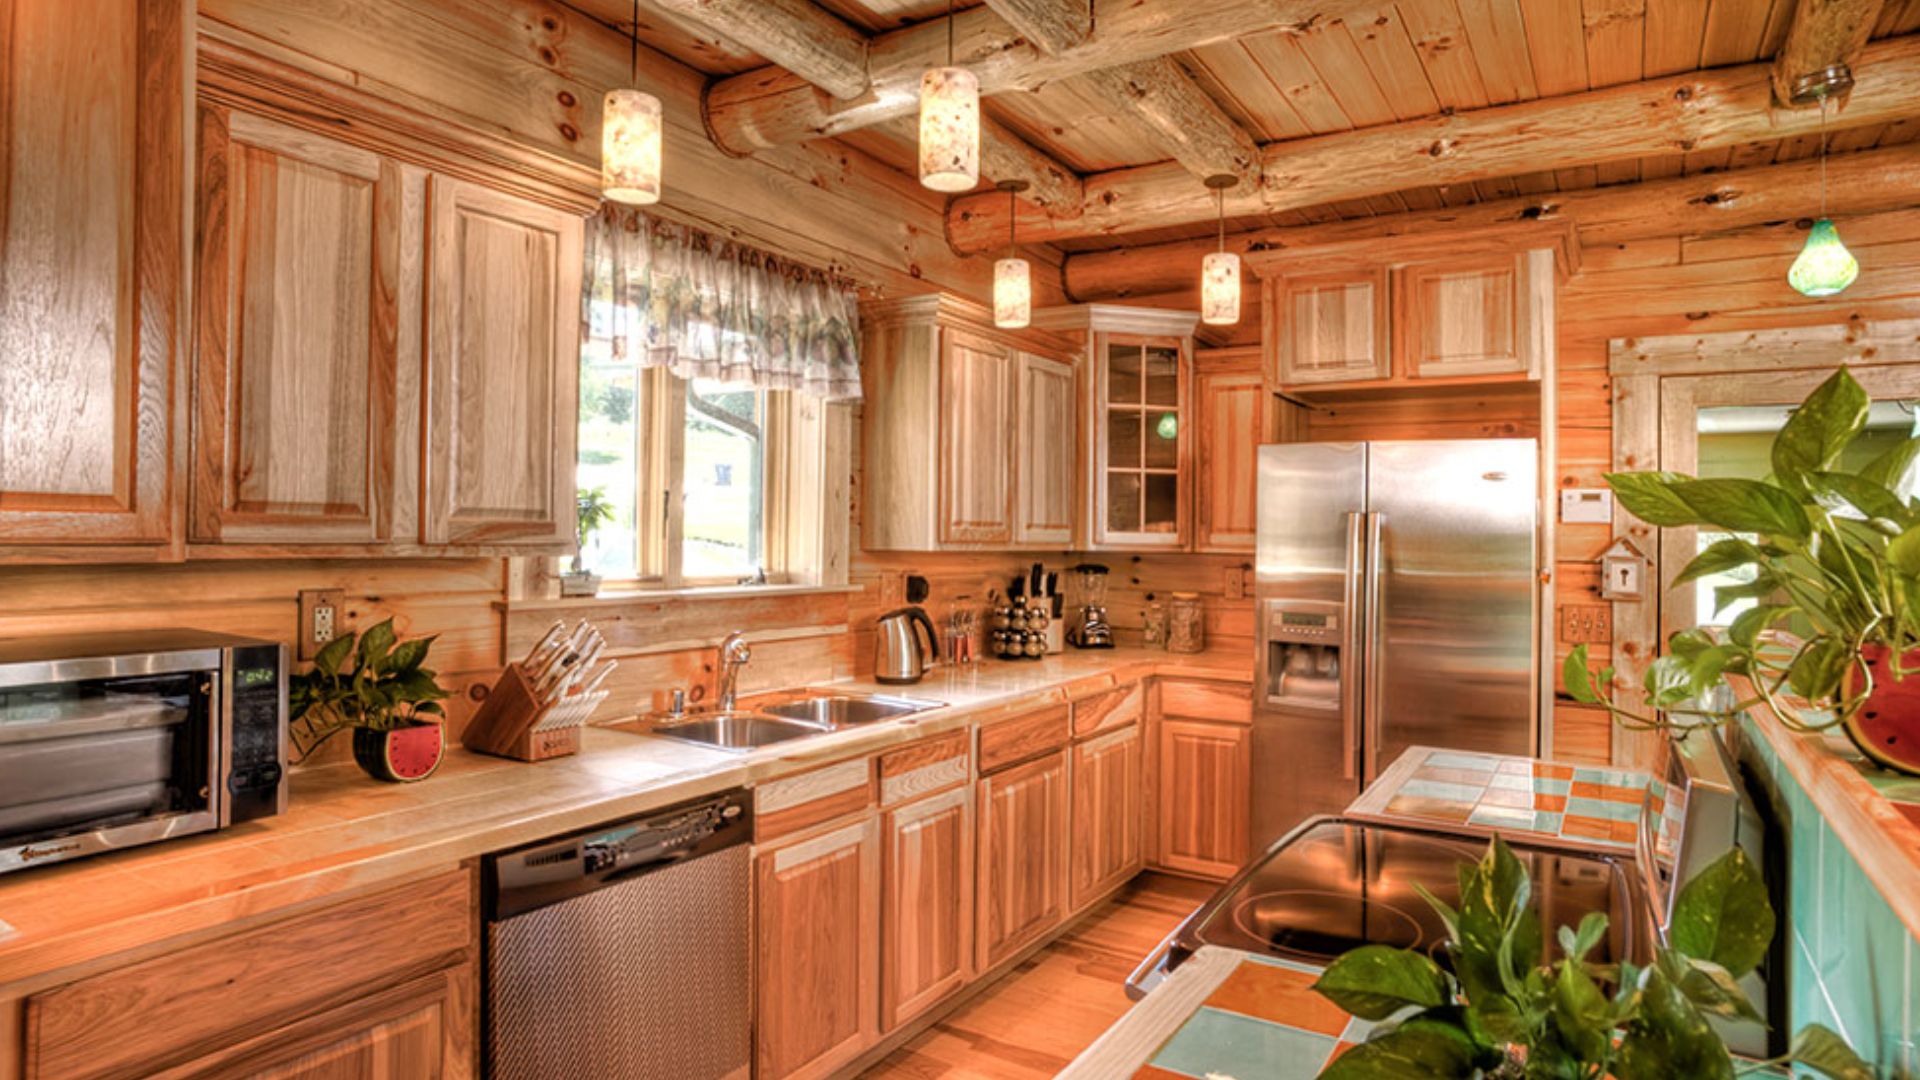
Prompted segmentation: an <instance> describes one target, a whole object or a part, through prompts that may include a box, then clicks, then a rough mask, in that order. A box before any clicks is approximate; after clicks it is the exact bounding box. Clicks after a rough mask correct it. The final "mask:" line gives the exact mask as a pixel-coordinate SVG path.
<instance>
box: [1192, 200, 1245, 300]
mask: <svg viewBox="0 0 1920 1080" xmlns="http://www.w3.org/2000/svg"><path fill="white" fill-rule="evenodd" d="M1239 182H1240V178H1239V177H1237V176H1234V175H1233V174H1231V173H1219V174H1217V175H1214V176H1209V177H1207V181H1206V183H1207V187H1209V188H1212V189H1213V200H1214V206H1215V209H1216V211H1217V216H1218V219H1219V230H1220V231H1219V248H1218V249H1217V250H1215V251H1214V252H1213V254H1211V255H1208V256H1207V257H1206V258H1205V259H1202V260H1201V261H1200V321H1201V322H1203V323H1206V324H1207V325H1208V326H1232V325H1234V324H1235V323H1237V322H1239V321H1240V256H1238V255H1235V254H1234V253H1232V252H1230V251H1228V250H1227V189H1228V188H1230V187H1233V186H1234V185H1236V184H1238V183H1239Z"/></svg>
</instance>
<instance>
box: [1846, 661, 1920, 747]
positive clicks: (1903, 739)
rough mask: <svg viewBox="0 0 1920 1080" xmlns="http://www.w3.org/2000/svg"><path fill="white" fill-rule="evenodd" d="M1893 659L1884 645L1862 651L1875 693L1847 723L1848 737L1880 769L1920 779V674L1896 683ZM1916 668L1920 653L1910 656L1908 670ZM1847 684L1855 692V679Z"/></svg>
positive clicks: (1909, 676)
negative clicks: (1891, 660) (1889, 661)
mask: <svg viewBox="0 0 1920 1080" xmlns="http://www.w3.org/2000/svg"><path fill="white" fill-rule="evenodd" d="M1892 655H1893V654H1892V651H1891V650H1889V649H1888V648H1887V647H1886V646H1884V645H1868V646H1866V647H1865V648H1863V649H1861V650H1860V659H1861V660H1863V661H1864V662H1865V664H1866V668H1867V671H1868V672H1870V673H1871V674H1872V675H1873V693H1872V694H1871V695H1869V696H1868V698H1867V701H1866V704H1864V705H1862V706H1861V707H1860V709H1859V711H1858V712H1855V713H1854V714H1853V716H1852V717H1850V718H1849V719H1848V720H1847V723H1846V728H1847V736H1848V737H1849V738H1851V739H1852V740H1853V745H1855V746H1857V747H1859V748H1860V752H1861V753H1863V754H1865V755H1867V757H1869V758H1871V759H1872V760H1873V761H1874V762H1875V763H1877V764H1879V765H1880V766H1882V767H1884V768H1888V769H1893V770H1895V771H1896V772H1903V773H1908V774H1911V775H1915V776H1920V674H1913V675H1908V676H1907V677H1906V678H1905V679H1902V680H1900V681H1898V682H1895V681H1894V678H1893V672H1892V671H1891V670H1889V668H1890V667H1891V665H1890V664H1889V663H1888V660H1889V659H1890V658H1891V657H1892ZM1916 665H1920V653H1909V654H1908V655H1907V665H1906V666H1907V667H1909V668H1911V667H1914V666H1916ZM1849 675H1850V676H1851V673H1849ZM1847 681H1848V686H1849V688H1851V686H1852V685H1853V679H1852V678H1851V677H1849V678H1848V680H1847ZM1849 692H1851V689H1849Z"/></svg>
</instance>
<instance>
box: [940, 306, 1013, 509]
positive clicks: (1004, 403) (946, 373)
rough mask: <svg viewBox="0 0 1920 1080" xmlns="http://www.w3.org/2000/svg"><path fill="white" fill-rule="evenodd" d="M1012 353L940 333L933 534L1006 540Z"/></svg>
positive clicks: (1010, 476) (1010, 480)
mask: <svg viewBox="0 0 1920 1080" xmlns="http://www.w3.org/2000/svg"><path fill="white" fill-rule="evenodd" d="M1013 393H1014V355H1013V353H1012V352H1011V351H1010V350H1008V349H1007V348H1006V347H1005V346H1002V345H996V344H994V343H992V342H990V341H986V340H984V339H981V338H974V337H969V336H967V335H965V334H960V333H955V332H952V331H947V332H946V343H945V345H944V347H943V348H942V349H941V363H940V454H941V457H940V539H941V540H942V541H944V542H946V543H950V544H989V543H1007V542H1009V541H1011V540H1012V539H1013V461H1012V457H1013V455H1011V454H1010V453H1008V450H1009V448H1010V447H1011V446H1012V445H1013V440H1012V438H1011V436H1012V434H1013V426H1014V409H1013Z"/></svg>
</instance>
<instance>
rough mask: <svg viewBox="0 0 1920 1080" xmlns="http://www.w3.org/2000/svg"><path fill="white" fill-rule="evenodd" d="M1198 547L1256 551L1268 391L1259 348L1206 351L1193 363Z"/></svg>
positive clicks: (1195, 534) (1195, 533) (1195, 510)
mask: <svg viewBox="0 0 1920 1080" xmlns="http://www.w3.org/2000/svg"><path fill="white" fill-rule="evenodd" d="M1193 399H1194V412H1195V413H1196V414H1197V415H1196V419H1197V421H1198V426H1199V431H1198V433H1197V435H1196V437H1195V440H1194V441H1195V443H1196V447H1195V455H1194V458H1195V461H1194V464H1195V471H1196V476H1195V481H1194V545H1193V546H1194V548H1195V550H1198V551H1252V550H1253V546H1254V534H1255V531H1256V530H1257V527H1258V520H1257V517H1256V513H1255V494H1256V492H1257V491H1258V488H1259V482H1258V476H1257V472H1258V468H1259V461H1260V444H1261V443H1262V442H1264V441H1265V438H1264V433H1265V426H1266V420H1265V417H1266V413H1267V408H1266V401H1267V392H1266V387H1265V385H1264V381H1263V380H1262V379H1261V376H1260V356H1259V350H1258V349H1252V348H1248V349H1225V350H1219V351H1216V352H1212V353H1207V352H1202V353H1200V354H1199V356H1198V357H1197V358H1196V359H1195V361H1194V376H1193Z"/></svg>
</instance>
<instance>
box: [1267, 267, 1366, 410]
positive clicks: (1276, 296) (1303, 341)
mask: <svg viewBox="0 0 1920 1080" xmlns="http://www.w3.org/2000/svg"><path fill="white" fill-rule="evenodd" d="M1267 289H1268V299H1269V302H1270V303H1269V305H1263V306H1262V311H1263V312H1270V314H1269V315H1264V316H1263V317H1265V318H1271V319H1272V320H1274V325H1272V326H1271V327H1270V329H1271V330H1272V333H1270V334H1269V335H1268V340H1270V341H1273V342H1274V343H1275V346H1276V348H1277V350H1278V357H1279V367H1278V381H1279V382H1280V384H1281V385H1283V386H1309V385H1314V384H1317V383H1342V382H1363V381H1367V380H1371V379H1384V378H1387V377H1388V376H1389V375H1391V374H1392V373H1393V369H1392V366H1391V365H1392V362H1393V354H1392V351H1391V350H1390V348H1389V347H1388V320H1387V272H1386V271H1385V270H1384V269H1365V270H1348V271H1341V272H1336V273H1320V274H1289V275H1287V276H1285V277H1280V278H1274V279H1270V280H1269V281H1268V283H1267Z"/></svg>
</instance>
